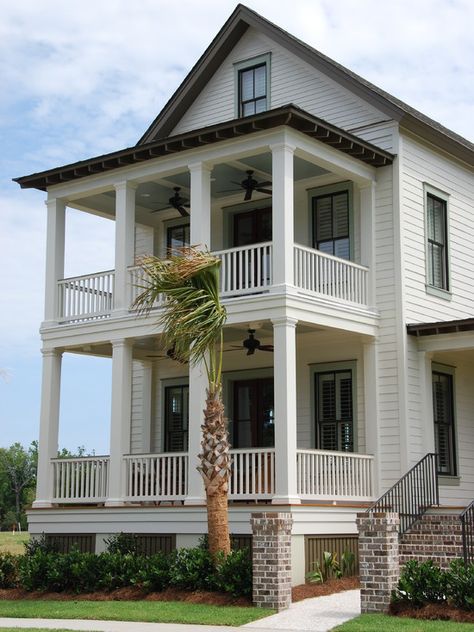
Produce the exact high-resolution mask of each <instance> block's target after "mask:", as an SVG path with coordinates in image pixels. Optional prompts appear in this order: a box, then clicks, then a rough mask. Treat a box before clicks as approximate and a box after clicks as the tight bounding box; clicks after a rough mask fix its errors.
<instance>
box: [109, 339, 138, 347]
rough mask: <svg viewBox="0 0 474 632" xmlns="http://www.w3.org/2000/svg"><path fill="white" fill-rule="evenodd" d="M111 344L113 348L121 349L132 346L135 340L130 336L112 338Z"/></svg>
mask: <svg viewBox="0 0 474 632" xmlns="http://www.w3.org/2000/svg"><path fill="white" fill-rule="evenodd" d="M110 344H111V345H112V349H116V348H117V349H119V348H120V347H131V346H132V344H133V341H132V340H131V339H130V338H116V339H115V340H111V341H110Z"/></svg>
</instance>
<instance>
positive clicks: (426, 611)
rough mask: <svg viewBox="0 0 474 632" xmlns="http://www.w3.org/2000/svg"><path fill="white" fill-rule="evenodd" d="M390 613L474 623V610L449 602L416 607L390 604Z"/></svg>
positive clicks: (404, 604)
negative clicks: (457, 606)
mask: <svg viewBox="0 0 474 632" xmlns="http://www.w3.org/2000/svg"><path fill="white" fill-rule="evenodd" d="M390 614H393V615H396V616H397V617H410V618H411V619H429V620H431V621H435V620H436V621H456V622H457V623H474V612H472V611H469V610H461V609H460V608H453V607H452V606H448V605H447V604H435V603H429V604H426V605H425V606H421V607H420V608H416V607H415V606H412V605H410V604H407V603H403V602H399V603H392V604H390Z"/></svg>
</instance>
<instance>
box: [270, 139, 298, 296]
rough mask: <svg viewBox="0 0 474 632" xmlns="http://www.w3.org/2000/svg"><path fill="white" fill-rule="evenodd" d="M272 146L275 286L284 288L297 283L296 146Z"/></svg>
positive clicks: (278, 289) (284, 144)
mask: <svg viewBox="0 0 474 632" xmlns="http://www.w3.org/2000/svg"><path fill="white" fill-rule="evenodd" d="M270 149H271V150H272V182H273V184H272V190H273V193H272V241H273V286H274V287H276V288H277V291H281V289H282V288H285V286H294V273H293V268H294V265H293V259H294V252H293V251H294V241H295V240H294V212H293V206H294V203H293V199H294V191H293V189H294V175H293V172H294V169H293V155H294V152H295V147H294V146H293V145H290V144H288V143H279V144H275V145H271V147H270Z"/></svg>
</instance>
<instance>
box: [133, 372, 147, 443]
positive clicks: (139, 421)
mask: <svg viewBox="0 0 474 632" xmlns="http://www.w3.org/2000/svg"><path fill="white" fill-rule="evenodd" d="M143 378H144V366H143V362H140V361H138V360H134V361H133V363H132V411H131V420H130V422H131V423H130V452H131V453H132V454H140V452H143V424H144V389H143Z"/></svg>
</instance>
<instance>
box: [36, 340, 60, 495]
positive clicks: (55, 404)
mask: <svg viewBox="0 0 474 632" xmlns="http://www.w3.org/2000/svg"><path fill="white" fill-rule="evenodd" d="M42 354H43V377H42V383H41V416H40V435H39V443H38V474H37V481H38V482H37V485H36V500H35V501H34V502H33V507H50V506H51V499H52V497H53V468H52V465H51V459H54V458H55V457H57V456H58V433H59V402H60V392H61V361H62V353H61V352H60V351H58V350H57V349H44V350H43V351H42Z"/></svg>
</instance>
